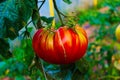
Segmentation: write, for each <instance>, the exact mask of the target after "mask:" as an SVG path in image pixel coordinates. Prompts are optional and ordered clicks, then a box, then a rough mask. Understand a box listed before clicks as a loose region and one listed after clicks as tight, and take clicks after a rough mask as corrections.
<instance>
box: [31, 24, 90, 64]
mask: <svg viewBox="0 0 120 80" xmlns="http://www.w3.org/2000/svg"><path fill="white" fill-rule="evenodd" d="M87 46H88V38H87V34H86V32H85V31H84V29H82V28H81V27H79V25H76V26H74V27H73V28H68V27H66V26H63V27H60V28H59V29H57V30H54V31H53V30H48V29H46V28H42V29H39V30H38V31H37V32H36V33H35V35H34V37H33V49H34V51H35V53H36V54H37V55H38V56H39V57H40V58H42V59H43V60H45V61H46V62H49V63H53V64H69V63H74V62H75V61H77V60H79V59H80V58H81V57H83V56H84V54H85V52H86V49H87Z"/></svg>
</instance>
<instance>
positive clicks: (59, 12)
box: [53, 0, 64, 25]
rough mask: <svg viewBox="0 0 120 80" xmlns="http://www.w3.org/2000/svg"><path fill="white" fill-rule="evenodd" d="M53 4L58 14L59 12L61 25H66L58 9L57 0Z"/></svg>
mask: <svg viewBox="0 0 120 80" xmlns="http://www.w3.org/2000/svg"><path fill="white" fill-rule="evenodd" d="M53 4H54V8H55V10H56V12H57V14H58V17H59V19H60V22H61V24H62V25H64V23H63V21H62V17H61V15H60V14H61V12H60V11H59V9H58V7H57V5H56V2H55V0H53Z"/></svg>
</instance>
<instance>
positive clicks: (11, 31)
mask: <svg viewBox="0 0 120 80" xmlns="http://www.w3.org/2000/svg"><path fill="white" fill-rule="evenodd" d="M34 8H35V1H34V0H6V1H4V2H2V3H0V33H1V34H0V38H10V39H14V38H16V37H17V36H18V31H19V30H20V29H22V28H23V27H24V26H25V25H26V23H27V21H28V20H29V18H30V16H31V15H32V12H33V9H34Z"/></svg>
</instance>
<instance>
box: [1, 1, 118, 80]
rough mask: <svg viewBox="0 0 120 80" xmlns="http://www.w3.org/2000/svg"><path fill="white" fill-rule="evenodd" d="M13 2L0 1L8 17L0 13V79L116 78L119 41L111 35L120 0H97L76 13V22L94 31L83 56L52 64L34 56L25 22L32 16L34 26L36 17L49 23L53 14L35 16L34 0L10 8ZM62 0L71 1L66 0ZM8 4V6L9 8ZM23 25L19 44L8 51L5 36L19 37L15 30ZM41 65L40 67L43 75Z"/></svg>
mask: <svg viewBox="0 0 120 80" xmlns="http://www.w3.org/2000/svg"><path fill="white" fill-rule="evenodd" d="M15 1H17V0H9V2H10V3H8V1H7V0H6V1H2V2H0V6H2V7H0V13H1V10H3V8H4V7H5V6H4V5H5V4H7V5H8V7H6V10H7V11H8V12H9V13H10V14H9V16H8V14H7V13H6V14H3V13H2V15H0V33H1V34H0V80H1V79H3V78H7V77H9V78H11V79H13V78H14V79H15V80H27V79H30V80H45V74H46V76H47V77H49V78H48V80H104V79H107V80H115V79H117V80H119V79H120V77H119V75H120V71H119V69H118V68H116V66H117V67H119V64H120V62H119V60H120V57H119V54H118V53H119V52H120V43H118V42H117V41H116V38H115V36H114V32H115V29H116V27H117V25H118V24H119V22H120V0H114V1H113V0H98V5H97V7H95V8H94V7H91V8H89V9H87V10H82V11H80V12H79V13H78V14H77V15H76V16H77V17H78V18H79V21H78V23H79V24H80V25H84V24H85V23H86V22H87V23H88V25H86V26H84V28H85V29H88V30H89V29H90V28H95V30H94V31H93V32H92V33H91V34H90V35H92V36H91V37H89V40H90V41H89V45H88V49H87V52H86V55H85V57H84V58H82V59H80V60H79V61H77V62H76V63H73V64H69V65H54V64H49V63H46V62H44V61H42V60H39V59H35V55H34V51H33V49H32V39H31V35H30V33H31V32H32V31H33V28H28V24H27V21H28V19H29V18H32V22H33V23H34V26H35V27H36V25H37V23H38V21H39V19H40V18H42V21H43V22H46V23H48V24H49V23H51V22H52V20H53V17H50V18H47V17H45V16H42V17H41V16H39V13H38V11H37V10H38V9H37V7H36V1H37V0H28V1H27V0H25V2H27V3H24V2H21V1H20V0H18V1H20V3H22V4H17V3H16V4H17V5H18V7H17V8H16V9H15V10H13V9H14V8H15V5H16V4H15ZM30 1H32V2H30ZM63 1H65V2H66V3H68V4H69V3H71V1H70V0H63ZM12 3H14V4H12ZM18 3H19V2H18ZM11 4H12V7H9V6H11ZM23 7H24V8H23ZM28 7H29V8H28ZM19 9H20V10H19ZM21 9H25V10H23V12H24V13H25V15H24V14H23V12H22V10H21ZM11 10H12V11H11ZM7 11H6V12H7ZM29 13H30V14H29ZM33 13H34V14H33ZM13 15H14V18H15V19H14V18H13ZM26 15H27V16H26ZM3 25H4V26H3ZM56 25H57V26H58V25H60V24H59V23H58V24H56ZM16 26H17V27H16ZM23 27H25V31H24V32H23V33H22V34H24V37H23V36H22V38H21V39H20V45H19V46H15V47H14V48H13V50H12V51H10V45H9V43H8V41H9V39H8V37H9V38H10V39H14V38H16V37H21V36H20V35H19V36H18V32H19V30H20V29H21V28H23ZM4 28H5V29H4ZM9 28H10V29H9ZM10 30H11V31H10ZM6 31H7V32H6ZM89 31H90V30H89ZM14 32H15V34H16V35H15V34H14ZM9 33H10V34H9ZM8 34H9V35H8ZM91 39H93V41H91ZM115 63H117V64H118V65H117V64H115ZM41 68H42V70H43V69H44V72H45V74H43V71H42V70H41Z"/></svg>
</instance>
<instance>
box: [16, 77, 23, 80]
mask: <svg viewBox="0 0 120 80" xmlns="http://www.w3.org/2000/svg"><path fill="white" fill-rule="evenodd" d="M15 80H25V78H24V76H16V77H15Z"/></svg>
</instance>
